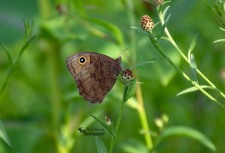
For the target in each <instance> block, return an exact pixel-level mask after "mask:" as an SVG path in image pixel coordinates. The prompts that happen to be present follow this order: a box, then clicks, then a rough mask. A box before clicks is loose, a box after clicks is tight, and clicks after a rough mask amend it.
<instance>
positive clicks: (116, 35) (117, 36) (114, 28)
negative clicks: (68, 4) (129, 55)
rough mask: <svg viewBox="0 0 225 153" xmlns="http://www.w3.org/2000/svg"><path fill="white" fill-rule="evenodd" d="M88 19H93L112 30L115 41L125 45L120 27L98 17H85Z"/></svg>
mask: <svg viewBox="0 0 225 153" xmlns="http://www.w3.org/2000/svg"><path fill="white" fill-rule="evenodd" d="M83 18H86V19H88V20H89V21H92V22H94V23H96V24H98V25H101V26H102V27H103V28H105V29H107V30H108V31H110V33H111V34H112V35H113V36H114V38H115V40H114V41H115V42H116V43H118V44H119V45H120V46H124V39H123V34H122V32H121V31H120V29H119V28H118V27H117V26H115V25H113V24H112V23H109V22H106V21H104V20H100V19H98V18H91V17H83Z"/></svg>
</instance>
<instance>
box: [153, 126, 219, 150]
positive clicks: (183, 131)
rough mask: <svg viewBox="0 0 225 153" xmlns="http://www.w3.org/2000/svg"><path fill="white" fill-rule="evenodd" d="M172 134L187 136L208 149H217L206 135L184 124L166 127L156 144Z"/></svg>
mask: <svg viewBox="0 0 225 153" xmlns="http://www.w3.org/2000/svg"><path fill="white" fill-rule="evenodd" d="M171 136H186V137H188V138H191V139H194V140H197V141H198V142H200V143H201V144H202V145H204V146H205V147H207V148H208V149H210V150H212V151H216V147H215V145H214V144H213V143H212V142H211V141H210V140H209V139H208V138H207V137H206V136H205V135H203V134H202V133H201V132H199V131H197V130H195V129H193V128H190V127H183V126H175V127H170V128H166V129H165V130H164V131H163V132H162V133H161V135H160V136H159V137H158V139H157V143H156V144H157V145H159V143H161V142H162V141H163V140H164V139H165V138H168V137H171Z"/></svg>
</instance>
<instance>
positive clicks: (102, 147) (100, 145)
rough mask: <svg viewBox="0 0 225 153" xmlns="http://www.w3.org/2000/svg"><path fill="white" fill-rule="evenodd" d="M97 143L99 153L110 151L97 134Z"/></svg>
mask: <svg viewBox="0 0 225 153" xmlns="http://www.w3.org/2000/svg"><path fill="white" fill-rule="evenodd" d="M95 143H96V147H97V151H98V153H108V150H107V148H106V146H105V144H104V143H103V142H102V140H101V139H99V137H97V136H96V137H95Z"/></svg>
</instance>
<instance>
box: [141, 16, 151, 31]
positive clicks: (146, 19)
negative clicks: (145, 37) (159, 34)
mask: <svg viewBox="0 0 225 153" xmlns="http://www.w3.org/2000/svg"><path fill="white" fill-rule="evenodd" d="M153 27H154V22H153V20H152V18H151V17H150V16H148V15H143V16H142V17H141V28H142V29H143V30H145V31H149V30H151V29H152V28H153Z"/></svg>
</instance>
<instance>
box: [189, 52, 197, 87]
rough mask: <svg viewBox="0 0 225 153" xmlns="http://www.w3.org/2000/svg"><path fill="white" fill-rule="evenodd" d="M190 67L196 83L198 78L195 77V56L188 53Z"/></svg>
mask: <svg viewBox="0 0 225 153" xmlns="http://www.w3.org/2000/svg"><path fill="white" fill-rule="evenodd" d="M190 67H191V73H192V80H193V81H194V82H195V83H197V84H198V79H197V74H196V71H197V64H196V62H195V57H194V55H193V54H191V55H190Z"/></svg>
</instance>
